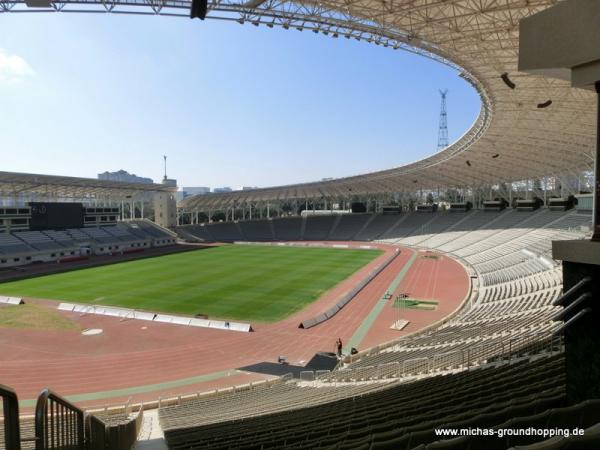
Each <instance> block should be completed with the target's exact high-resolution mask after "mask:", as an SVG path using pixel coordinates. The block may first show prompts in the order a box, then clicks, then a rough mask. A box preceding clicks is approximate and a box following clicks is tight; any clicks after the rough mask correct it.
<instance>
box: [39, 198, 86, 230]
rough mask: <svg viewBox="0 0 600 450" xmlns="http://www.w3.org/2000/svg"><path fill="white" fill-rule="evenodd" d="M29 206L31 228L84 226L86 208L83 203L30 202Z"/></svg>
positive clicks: (48, 228)
mask: <svg viewBox="0 0 600 450" xmlns="http://www.w3.org/2000/svg"><path fill="white" fill-rule="evenodd" d="M29 207H30V208H31V220H30V221H29V229H31V230H33V231H41V230H64V229H66V228H83V215H84V208H83V204H81V203H45V202H30V203H29Z"/></svg>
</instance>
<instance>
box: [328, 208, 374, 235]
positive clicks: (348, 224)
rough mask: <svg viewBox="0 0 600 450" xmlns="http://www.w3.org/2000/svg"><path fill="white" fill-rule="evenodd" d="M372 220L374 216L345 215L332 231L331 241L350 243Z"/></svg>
mask: <svg viewBox="0 0 600 450" xmlns="http://www.w3.org/2000/svg"><path fill="white" fill-rule="evenodd" d="M372 218H373V215H372V214H343V215H341V216H340V219H339V222H338V223H337V225H336V226H335V228H333V229H332V230H331V232H330V234H329V239H331V240H337V241H350V240H352V239H354V238H355V236H356V234H357V233H358V232H359V231H360V230H362V229H363V227H364V226H365V225H366V224H367V222H368V221H369V220H371V219H372Z"/></svg>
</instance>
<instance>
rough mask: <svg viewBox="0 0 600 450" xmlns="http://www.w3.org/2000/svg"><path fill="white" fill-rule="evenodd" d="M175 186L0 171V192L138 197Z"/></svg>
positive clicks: (14, 194) (11, 194)
mask: <svg viewBox="0 0 600 450" xmlns="http://www.w3.org/2000/svg"><path fill="white" fill-rule="evenodd" d="M175 189H176V188H173V187H170V186H165V185H162V184H152V183H123V182H118V181H106V180H96V179H94V178H76V177H63V176H55V175H37V174H32V173H16V172H0V196H1V195H5V196H7V197H13V198H14V197H17V196H19V195H36V196H39V197H44V198H73V199H84V198H105V199H108V198H110V199H111V200H125V199H129V198H132V199H139V198H140V197H144V196H145V195H148V194H153V193H156V192H173V191H174V190H175Z"/></svg>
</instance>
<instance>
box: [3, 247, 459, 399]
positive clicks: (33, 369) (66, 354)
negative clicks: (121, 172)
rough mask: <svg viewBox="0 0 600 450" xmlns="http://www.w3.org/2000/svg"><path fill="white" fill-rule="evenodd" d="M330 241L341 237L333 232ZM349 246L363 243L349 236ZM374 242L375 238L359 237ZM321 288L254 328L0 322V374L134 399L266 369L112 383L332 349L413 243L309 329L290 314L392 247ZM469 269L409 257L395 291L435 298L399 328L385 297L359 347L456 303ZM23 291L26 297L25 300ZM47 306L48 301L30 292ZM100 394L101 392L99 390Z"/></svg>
mask: <svg viewBox="0 0 600 450" xmlns="http://www.w3.org/2000/svg"><path fill="white" fill-rule="evenodd" d="M335 244H340V243H339V242H336V243H335ZM348 244H349V245H352V246H357V245H365V244H360V243H348ZM368 245H374V244H368ZM377 246H378V247H379V248H381V249H383V250H385V254H383V255H381V256H380V257H379V258H377V259H376V260H375V261H373V262H371V263H370V264H369V265H367V266H366V267H364V268H362V269H361V270H359V271H358V272H357V273H356V274H354V275H353V276H352V277H350V278H349V279H347V280H345V281H343V282H342V283H340V284H338V285H337V286H336V287H334V288H333V289H331V290H330V291H328V292H326V293H325V294H324V295H323V296H322V297H321V298H320V299H319V300H318V301H316V302H314V303H312V304H311V305H309V306H308V307H307V308H305V309H304V310H302V311H300V312H298V313H296V314H294V315H292V316H290V317H288V318H287V319H285V320H283V321H280V322H277V323H274V324H253V326H254V329H255V332H254V333H238V332H233V331H220V330H211V329H203V328H193V327H185V326H177V325H171V324H164V323H153V322H144V321H136V320H128V321H120V320H119V319H116V318H113V317H105V316H97V315H84V316H80V315H79V314H73V313H67V312H64V313H63V314H65V315H66V316H68V317H70V318H72V319H73V320H75V321H77V322H78V323H79V324H80V325H81V328H82V329H86V328H101V329H102V330H103V333H102V334H100V335H96V336H82V335H81V334H80V333H79V332H64V331H60V332H59V331H40V330H22V329H10V328H2V327H0V383H2V384H5V385H8V386H11V387H13V388H14V389H16V391H17V393H18V395H19V398H20V399H34V398H35V397H36V396H37V395H38V393H39V392H40V391H41V389H43V388H45V387H50V388H51V389H53V390H55V391H56V392H59V393H60V394H62V395H65V396H73V395H80V394H88V393H100V392H103V394H102V395H95V396H94V395H92V396H91V397H96V398H94V399H88V400H85V401H84V400H82V401H79V402H78V403H80V404H81V405H82V406H86V407H90V406H97V405H104V404H117V403H120V402H123V401H125V400H127V398H128V397H130V396H131V397H132V399H133V401H134V402H139V401H153V400H156V399H157V398H158V397H159V396H162V397H163V398H165V397H168V396H175V395H179V394H186V393H193V392H196V391H199V390H201V391H206V390H212V389H215V388H220V387H225V386H231V385H236V384H244V383H248V382H250V381H256V380H260V379H264V378H266V377H265V376H263V375H259V374H248V373H236V372H231V375H230V376H225V377H223V378H219V379H217V380H213V381H202V382H193V383H189V384H185V385H179V386H176V387H172V386H171V387H164V386H163V387H160V388H156V389H153V390H151V391H149V392H140V393H133V391H132V392H127V393H124V392H116V393H107V392H105V391H114V390H118V389H129V390H131V389H132V388H135V387H139V386H146V385H153V384H158V383H165V382H177V381H178V380H182V379H187V378H191V377H197V376H200V375H206V374H213V373H216V372H220V371H230V370H232V369H235V368H237V367H242V366H246V365H250V364H255V363H257V362H261V361H276V360H277V357H278V355H285V356H287V357H288V360H289V362H290V363H291V364H300V365H303V364H305V363H306V362H308V360H309V359H310V358H311V357H312V356H313V355H314V353H316V352H318V351H333V348H334V343H335V340H336V339H337V338H338V337H340V338H342V340H343V341H344V342H346V341H348V340H349V339H350V337H351V336H352V335H353V334H354V332H355V330H356V329H357V328H358V327H359V326H360V324H361V323H362V321H363V319H364V318H365V317H366V316H367V315H368V314H369V312H370V311H371V309H372V308H373V307H374V306H375V304H376V303H377V301H378V300H379V299H380V298H381V296H382V295H383V294H384V293H385V291H386V289H387V288H388V286H389V285H390V284H391V283H392V281H393V279H394V278H395V276H396V275H397V274H398V272H399V271H400V270H401V269H402V268H403V267H404V266H405V264H406V262H407V261H408V260H409V259H410V256H411V255H412V252H414V251H416V250H412V249H402V252H401V254H400V256H398V257H397V258H396V259H395V260H394V261H393V262H392V263H391V264H390V265H389V266H388V267H387V268H386V269H385V270H383V271H382V272H381V273H380V274H379V275H378V276H377V277H376V278H375V279H374V280H373V281H372V282H371V283H369V285H367V286H366V287H365V288H364V289H363V290H362V291H361V292H360V293H359V294H358V295H357V297H356V298H354V299H353V300H352V301H351V302H350V303H349V304H348V305H347V306H346V307H345V308H344V309H342V310H341V311H340V313H338V314H337V315H336V316H334V317H333V318H331V319H330V320H328V321H327V322H324V323H323V324H321V325H318V326H316V327H314V328H310V329H308V330H304V329H299V328H298V324H299V323H300V322H301V321H302V320H304V319H306V318H309V317H312V316H314V315H315V314H318V313H320V312H322V311H324V310H325V309H326V308H327V307H328V306H330V305H331V304H332V303H334V302H335V301H336V299H337V298H339V296H340V295H342V294H343V293H345V292H347V291H348V290H350V289H351V288H352V287H353V286H354V285H355V284H356V283H357V282H358V281H360V280H361V279H362V278H364V276H365V275H366V274H367V273H368V272H369V271H370V270H372V269H373V268H374V267H375V266H376V265H377V264H379V262H381V261H382V260H383V259H385V258H386V257H387V255H388V254H389V253H390V252H393V251H394V249H395V247H392V246H387V245H377ZM469 287H470V286H469V279H468V276H467V274H466V272H465V270H464V269H463V268H462V266H461V265H460V264H459V263H457V262H456V261H454V260H452V259H451V258H449V257H447V256H442V257H441V258H440V259H438V260H433V259H424V258H421V257H419V258H417V260H416V261H415V262H414V263H413V265H412V267H411V268H410V269H409V271H408V272H407V274H406V276H405V278H404V279H403V281H402V283H401V284H400V286H399V287H398V292H406V291H408V292H410V293H411V295H412V296H415V297H419V298H435V299H437V300H438V301H439V307H438V309H437V310H436V311H416V310H411V312H410V314H412V315H411V316H410V317H407V318H409V320H410V321H411V324H410V325H409V327H407V328H406V329H405V331H403V332H398V331H394V330H391V329H389V326H390V325H391V323H392V322H393V320H391V319H393V317H394V314H395V312H394V311H393V309H392V308H391V306H390V305H386V308H385V309H384V311H383V312H382V313H381V314H380V316H379V317H378V319H377V320H376V321H375V323H374V324H373V326H372V328H371V329H370V331H369V333H368V334H367V336H366V337H365V339H364V341H363V343H362V344H361V349H364V348H366V347H370V346H373V345H377V344H380V343H383V342H386V341H389V340H391V339H394V338H397V337H400V336H402V335H403V334H406V333H408V332H414V331H416V330H418V329H421V328H423V327H425V326H427V325H430V324H432V323H434V322H436V321H437V320H439V319H440V318H442V317H443V316H445V315H447V314H448V313H450V312H451V311H453V310H455V309H456V308H457V307H458V305H459V304H460V303H461V302H462V300H463V299H464V298H465V297H466V295H467V294H468V292H469ZM29 301H31V299H30V300H29ZM33 301H36V302H39V303H40V304H43V305H47V306H48V307H49V308H56V306H57V305H56V303H55V302H51V301H44V300H33ZM101 397H102V398H101Z"/></svg>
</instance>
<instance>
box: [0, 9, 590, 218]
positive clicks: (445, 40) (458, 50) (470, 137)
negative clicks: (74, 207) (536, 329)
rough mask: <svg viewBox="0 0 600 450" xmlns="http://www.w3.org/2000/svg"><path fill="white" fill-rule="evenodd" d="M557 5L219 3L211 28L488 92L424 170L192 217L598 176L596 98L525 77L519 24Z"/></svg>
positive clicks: (266, 191) (327, 184)
mask: <svg viewBox="0 0 600 450" xmlns="http://www.w3.org/2000/svg"><path fill="white" fill-rule="evenodd" d="M30 1H38V0H30ZM40 1H42V2H43V1H45V0H40ZM555 3H556V0H403V1H397V0H325V1H319V2H311V1H298V2H293V3H292V2H286V1H278V0H266V1H264V0H252V1H250V2H248V3H244V2H239V1H237V0H213V1H211V2H209V12H208V16H207V17H208V18H214V19H223V20H235V21H237V22H239V23H241V24H254V25H260V24H264V25H266V26H268V27H273V26H281V27H283V28H285V29H290V30H292V29H300V30H312V31H314V32H316V33H323V34H327V35H329V36H331V37H334V38H342V37H347V38H356V39H361V40H366V41H368V42H371V43H374V44H377V45H383V46H386V47H389V48H390V49H398V48H400V49H404V50H408V51H412V52H415V53H419V54H422V55H424V56H426V57H430V58H433V59H436V60H438V61H440V62H442V63H444V64H448V65H450V66H452V67H455V68H456V69H458V70H459V71H460V73H461V76H463V77H464V78H465V79H466V80H467V81H469V82H470V83H471V84H472V85H473V87H474V88H475V89H476V90H477V91H478V93H479V95H480V97H481V100H482V106H481V111H480V114H479V117H478V118H477V120H476V121H475V123H474V125H473V127H472V128H471V129H470V130H469V131H467V133H466V134H465V135H464V136H463V137H462V138H460V139H459V140H458V141H457V142H455V143H454V144H452V145H450V146H449V147H448V148H446V149H445V150H442V151H441V152H439V153H436V154H434V155H433V156H430V157H428V158H425V159H423V160H421V161H418V162H415V163H412V164H407V165H404V166H400V167H396V168H392V169H388V170H383V171H379V172H373V173H367V174H364V175H358V176H352V177H346V178H339V179H334V180H330V181H321V182H313V183H303V184H297V185H290V186H280V187H271V188H262V189H255V190H248V191H235V192H231V193H223V194H211V195H205V196H195V197H190V198H188V199H186V200H184V201H183V203H182V206H183V207H185V208H186V209H202V208H207V207H213V208H217V207H223V206H227V205H232V204H239V203H244V202H250V201H251V202H256V201H269V200H276V199H293V198H298V199H303V198H314V197H334V198H335V197H342V198H344V197H348V196H350V195H364V194H377V193H389V192H398V191H414V190H416V189H421V188H422V189H435V188H444V187H467V186H470V187H478V186H485V185H489V184H496V183H500V182H509V181H519V180H525V179H532V178H541V177H544V176H559V175H564V174H569V173H578V172H580V171H582V170H589V169H590V167H591V166H592V162H593V148H594V142H595V122H594V111H595V102H594V96H593V94H591V93H590V92H587V91H583V90H577V89H572V88H571V87H570V86H569V85H568V83H567V82H562V81H557V80H550V79H544V78H541V77H536V76H532V75H527V74H523V73H519V72H518V71H517V62H518V47H519V45H518V40H519V20H520V19H521V18H523V17H526V16H529V15H532V14H534V13H536V12H539V11H541V10H543V9H545V8H548V7H550V6H552V5H553V4H555ZM190 4H191V3H190V2H189V1H174V0H108V1H107V0H75V1H71V0H68V1H63V2H52V3H48V5H50V7H49V8H47V9H49V10H57V11H59V10H62V11H96V12H97V11H104V12H112V13H121V12H122V13H131V12H137V13H145V14H162V15H181V16H189V8H190ZM23 9H27V8H26V6H25V5H24V4H23V3H22V2H11V1H10V0H9V1H7V0H1V2H0V11H2V10H4V11H17V10H23ZM29 10H31V9H29ZM198 26H201V24H200V23H199V24H198ZM390 56H392V55H390ZM503 74H506V75H505V76H504V78H502V75H503ZM511 85H512V86H511ZM549 100H551V103H550V102H549ZM544 106H545V107H544ZM467 161H468V162H469V163H468V164H467Z"/></svg>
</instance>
